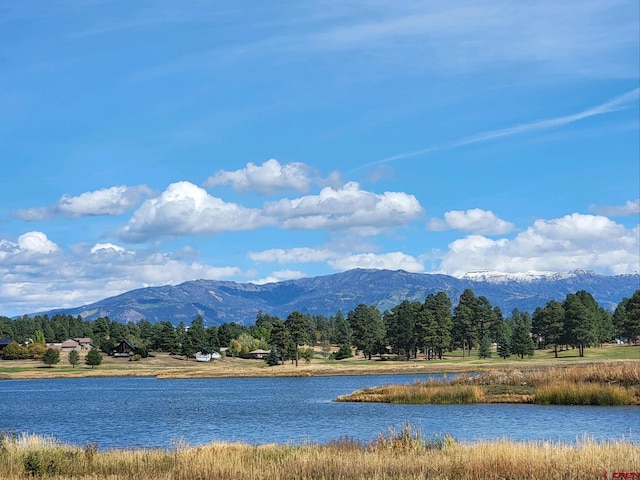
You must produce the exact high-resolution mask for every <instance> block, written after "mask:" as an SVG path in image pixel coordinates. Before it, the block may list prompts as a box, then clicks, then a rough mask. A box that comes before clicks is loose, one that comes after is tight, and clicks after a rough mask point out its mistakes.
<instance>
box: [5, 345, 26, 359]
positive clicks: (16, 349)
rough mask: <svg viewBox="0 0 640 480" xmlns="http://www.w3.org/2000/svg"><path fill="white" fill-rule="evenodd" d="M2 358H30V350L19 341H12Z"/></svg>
mask: <svg viewBox="0 0 640 480" xmlns="http://www.w3.org/2000/svg"><path fill="white" fill-rule="evenodd" d="M2 358H4V359H5V360H22V359H25V358H29V350H27V349H26V348H25V347H22V346H20V345H18V344H17V343H10V344H9V345H7V346H6V347H4V350H3V351H2Z"/></svg>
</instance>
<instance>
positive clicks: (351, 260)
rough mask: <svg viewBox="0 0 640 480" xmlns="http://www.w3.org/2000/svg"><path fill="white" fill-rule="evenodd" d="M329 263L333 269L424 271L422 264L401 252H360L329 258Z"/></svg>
mask: <svg viewBox="0 0 640 480" xmlns="http://www.w3.org/2000/svg"><path fill="white" fill-rule="evenodd" d="M328 263H329V265H330V266H331V267H332V268H334V269H335V270H340V271H344V270H351V269H353V268H370V269H378V270H383V269H384V270H406V271H407V272H414V273H420V272H423V271H424V264H423V263H422V262H421V261H419V260H417V259H416V258H414V257H412V256H411V255H407V254H406V253H402V252H389V253H381V254H376V253H360V254H356V255H349V256H345V257H343V258H339V259H336V260H329V262H328Z"/></svg>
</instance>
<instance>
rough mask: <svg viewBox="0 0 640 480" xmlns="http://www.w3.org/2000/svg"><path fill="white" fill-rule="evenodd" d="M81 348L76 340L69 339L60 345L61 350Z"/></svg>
mask: <svg viewBox="0 0 640 480" xmlns="http://www.w3.org/2000/svg"><path fill="white" fill-rule="evenodd" d="M78 346H80V344H79V343H78V342H76V341H75V340H74V339H72V338H69V339H67V340H65V341H64V342H62V343H61V344H60V348H75V347H78Z"/></svg>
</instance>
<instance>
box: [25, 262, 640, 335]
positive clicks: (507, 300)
mask: <svg viewBox="0 0 640 480" xmlns="http://www.w3.org/2000/svg"><path fill="white" fill-rule="evenodd" d="M468 288H469V289H471V290H473V292H474V293H475V294H476V296H481V295H482V296H485V297H487V298H488V299H489V301H490V302H491V304H492V305H493V306H497V307H500V309H501V310H502V312H503V314H505V316H507V315H509V314H510V313H511V312H512V310H513V309H514V308H517V309H518V310H521V311H529V312H533V310H535V308H536V307H541V306H544V305H545V304H546V303H547V302H548V301H549V300H558V301H563V300H564V299H565V297H566V295H567V294H568V293H575V292H577V291H579V290H586V291H587V292H589V293H591V294H592V295H593V297H594V298H595V299H596V301H597V302H598V304H599V305H600V306H601V307H603V308H605V309H607V310H613V309H615V307H616V305H617V304H618V303H619V302H620V301H621V300H622V299H623V298H624V297H630V296H631V295H632V294H633V292H634V291H635V290H637V289H639V288H640V275H639V274H637V273H636V274H629V275H616V276H606V275H599V274H596V273H593V272H589V271H584V270H576V271H573V272H569V273H562V274H537V273H531V274H517V275H514V274H505V273H500V272H473V273H470V274H468V275H466V276H465V277H463V278H456V277H450V276H447V275H439V274H420V273H409V272H405V271H402V270H397V271H391V270H363V269H355V270H349V271H346V272H342V273H337V274H333V275H325V276H318V277H310V278H301V279H298V280H288V281H283V282H277V283H268V284H264V285H257V284H253V283H237V282H229V281H218V280H194V281H189V282H185V283H182V284H180V285H175V286H163V287H148V288H140V289H136V290H132V291H129V292H126V293H123V294H121V295H117V296H115V297H110V298H106V299H104V300H101V301H98V302H95V303H92V304H90V305H85V306H81V307H75V308H65V309H58V310H51V311H48V312H39V313H38V314H40V315H43V314H47V315H49V316H52V315H55V314H57V313H64V314H69V315H73V316H77V315H80V316H82V318H83V319H85V320H95V319H97V318H100V317H109V318H110V319H111V320H112V321H119V322H123V323H126V322H131V321H133V322H136V321H139V320H141V319H146V320H148V321H150V322H152V323H155V322H158V321H167V320H168V321H170V322H171V323H173V324H174V325H177V324H178V323H179V322H184V323H186V324H187V325H189V324H190V323H191V321H192V320H193V319H195V318H196V317H197V316H198V315H200V316H201V317H202V318H203V320H204V323H205V325H220V324H221V323H226V322H236V323H239V324H243V325H251V324H252V323H253V322H254V321H255V318H256V314H257V313H258V312H259V311H262V312H264V313H268V314H270V315H275V316H278V317H280V318H282V319H285V318H286V317H287V315H289V314H290V313H291V312H293V311H296V310H297V311H301V312H304V313H309V314H312V315H325V316H331V315H335V314H336V313H337V312H338V311H342V313H343V314H345V315H346V314H347V313H348V312H349V311H350V310H352V309H353V308H355V307H356V306H357V305H359V304H361V303H364V304H366V305H376V306H377V307H378V308H379V309H380V311H385V310H388V309H390V308H392V307H394V306H395V305H397V304H399V303H400V302H402V301H403V300H410V301H420V302H422V301H424V299H425V297H426V296H427V295H429V294H435V293H438V292H440V291H443V292H445V293H446V294H447V295H449V298H451V300H452V302H453V304H454V305H455V304H456V303H457V301H458V298H459V296H460V294H461V293H462V292H463V291H464V290H465V289H468Z"/></svg>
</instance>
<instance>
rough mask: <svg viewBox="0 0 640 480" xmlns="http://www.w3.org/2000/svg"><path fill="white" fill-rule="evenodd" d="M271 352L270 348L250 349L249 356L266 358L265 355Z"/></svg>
mask: <svg viewBox="0 0 640 480" xmlns="http://www.w3.org/2000/svg"><path fill="white" fill-rule="evenodd" d="M270 353H271V350H261V349H259V348H258V349H257V350H251V351H250V352H249V356H250V357H251V358H257V359H263V358H266V356H267V355H269V354H270Z"/></svg>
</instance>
